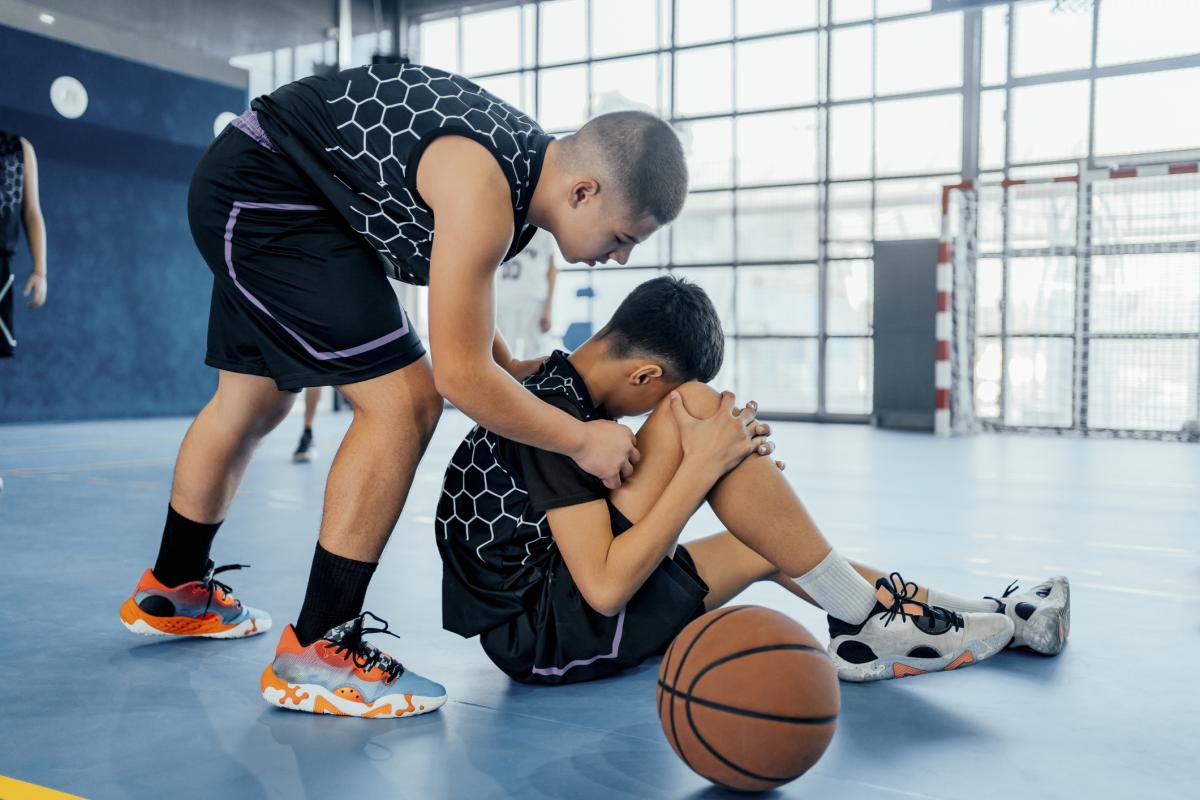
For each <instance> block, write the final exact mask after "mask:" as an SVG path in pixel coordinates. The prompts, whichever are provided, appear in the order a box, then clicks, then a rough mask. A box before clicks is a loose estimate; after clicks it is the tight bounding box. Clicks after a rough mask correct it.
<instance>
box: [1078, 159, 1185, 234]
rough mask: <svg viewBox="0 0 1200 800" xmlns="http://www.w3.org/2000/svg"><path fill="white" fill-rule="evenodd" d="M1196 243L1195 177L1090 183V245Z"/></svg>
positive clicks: (1163, 177) (1169, 176) (1158, 176)
mask: <svg viewBox="0 0 1200 800" xmlns="http://www.w3.org/2000/svg"><path fill="white" fill-rule="evenodd" d="M1195 241H1200V175H1197V174H1195V173H1193V174H1190V175H1189V174H1180V175H1157V176H1154V177H1146V178H1136V179H1133V180H1129V179H1122V180H1111V181H1096V182H1093V183H1092V244H1134V243H1138V244H1166V243H1168V242H1195Z"/></svg>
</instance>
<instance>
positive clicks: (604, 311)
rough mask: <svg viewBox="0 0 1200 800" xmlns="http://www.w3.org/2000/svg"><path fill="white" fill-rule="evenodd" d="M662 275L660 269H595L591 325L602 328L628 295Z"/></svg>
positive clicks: (597, 328)
mask: <svg viewBox="0 0 1200 800" xmlns="http://www.w3.org/2000/svg"><path fill="white" fill-rule="evenodd" d="M662 274H664V270H661V269H605V268H604V267H597V268H596V269H595V270H594V271H593V272H592V286H593V287H594V288H595V290H596V298H595V302H594V304H593V306H592V307H593V309H594V311H595V316H594V317H593V318H592V325H593V328H594V329H595V330H599V329H600V328H602V327H603V326H604V325H605V323H607V322H608V320H609V319H611V318H612V315H613V312H615V311H616V310H617V306H619V305H621V301H623V300H624V299H625V298H626V297H628V296H629V293H630V292H632V291H633V290H634V289H636V288H637V287H638V286H640V285H641V284H643V283H645V282H646V281H648V280H650V279H651V278H655V277H658V276H659V275H662Z"/></svg>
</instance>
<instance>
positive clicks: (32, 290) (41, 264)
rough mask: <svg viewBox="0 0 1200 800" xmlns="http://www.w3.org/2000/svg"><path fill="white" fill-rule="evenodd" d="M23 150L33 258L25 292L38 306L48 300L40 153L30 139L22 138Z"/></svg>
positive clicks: (26, 216)
mask: <svg viewBox="0 0 1200 800" xmlns="http://www.w3.org/2000/svg"><path fill="white" fill-rule="evenodd" d="M21 149H22V150H23V151H24V153H23V155H24V157H25V186H24V195H25V199H24V203H23V206H24V208H22V212H21V220H22V222H24V224H25V238H26V239H28V240H29V255H30V256H32V257H33V273H32V274H30V276H29V278H28V280H26V281H25V289H24V292H23V294H24V296H25V297H29V302H28V304H27V305H28V306H29V308H37V307H38V306H41V305H42V304H43V303H45V302H46V222H45V219H44V218H43V217H42V204H41V199H40V198H39V196H38V168H37V155H36V154H35V153H34V152H33V145H32V144H30V143H29V140H27V139H24V138H22V139H21ZM30 295H32V297H30Z"/></svg>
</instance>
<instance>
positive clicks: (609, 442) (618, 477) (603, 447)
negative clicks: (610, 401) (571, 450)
mask: <svg viewBox="0 0 1200 800" xmlns="http://www.w3.org/2000/svg"><path fill="white" fill-rule="evenodd" d="M583 430H584V440H583V446H582V447H581V448H580V450H579V452H578V453H577V454H576V455H575V456H574V459H575V463H576V464H578V465H579V468H580V469H582V470H583V471H584V472H586V473H588V474H589V475H595V476H596V477H597V478H599V479H600V480H602V481H603V482H604V485H605V486H606V487H608V489H609V491H612V490H614V489H618V488H620V486H621V481H623V480H625V479H626V478H628V477H629V476H630V475H632V474H633V465H634V464H636V463H637V462H638V459H639V458H640V457H641V456H640V455H639V454H638V451H637V447H635V446H634V439H633V431H631V430H629V428H626V427H625V426H624V425H621V424H620V423H617V422H613V421H611V420H607V419H598V420H593V421H592V422H585V423H584V426H583Z"/></svg>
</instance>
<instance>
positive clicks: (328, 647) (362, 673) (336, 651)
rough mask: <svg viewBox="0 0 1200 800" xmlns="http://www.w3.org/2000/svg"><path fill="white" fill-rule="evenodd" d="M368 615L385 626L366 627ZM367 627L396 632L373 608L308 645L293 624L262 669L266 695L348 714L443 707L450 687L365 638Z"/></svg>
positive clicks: (278, 702) (277, 702)
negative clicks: (413, 669) (299, 636)
mask: <svg viewBox="0 0 1200 800" xmlns="http://www.w3.org/2000/svg"><path fill="white" fill-rule="evenodd" d="M367 616H371V617H374V618H375V620H377V621H378V622H382V623H383V627H381V628H364V627H363V622H364V619H365V618H366V617H367ZM368 633H387V634H389V635H391V636H395V635H396V634H394V633H391V632H390V631H388V629H387V623H386V622H384V621H383V620H382V619H379V617H376V616H375V615H374V614H371V612H369V611H364V612H363V613H362V614H360V615H359V616H357V617H355V618H354V619H352V620H350V621H349V622H345V623H342V624H341V625H338V626H337V627H336V628H331V629H330V630H329V632H328V633H326V634H325V636H324V637H323V638H321V639H318V640H317V641H315V642H313V643H312V644H310V645H308V646H307V647H305V646H304V645H302V644H300V641H299V640H298V639H297V638H296V631H295V629H294V628H292V626H291V625H288V626H287V627H286V628H284V629H283V633H282V635H281V636H280V637H279V646H278V647H277V648H276V650H275V660H274V661H272V662H271V664H270V665H269V666H268V667H267V668H266V669H265V670H263V674H262V680H261V682H260V685H261V687H262V695H263V699H264V700H266V701H267V702H268V703H270V704H271V705H273V706H280V707H282V708H290V709H292V710H294V711H310V712H312V713H314V714H337V715H340V716H346V717H379V718H393V717H411V716H415V715H417V714H427V713H429V712H430V711H435V710H437V709H439V708H441V707H442V704H443V703H445V702H446V690H445V689H444V688H443V687H442V686H441V685H439V684H436V683H434V682H433V681H431V680H427V679H425V678H422V677H421V676H420V675H417V674H416V673H415V672H412V671H411V670H407V669H405V668H404V665H402V664H401V663H400V662H399V661H397V660H396V659H394V658H392V657H391V656H390V655H388V654H387V653H384V652H383V651H381V650H379V649H378V648H376V647H374V646H373V645H371V644H369V643H367V642H365V641H363V636H364V635H365V634H368Z"/></svg>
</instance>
